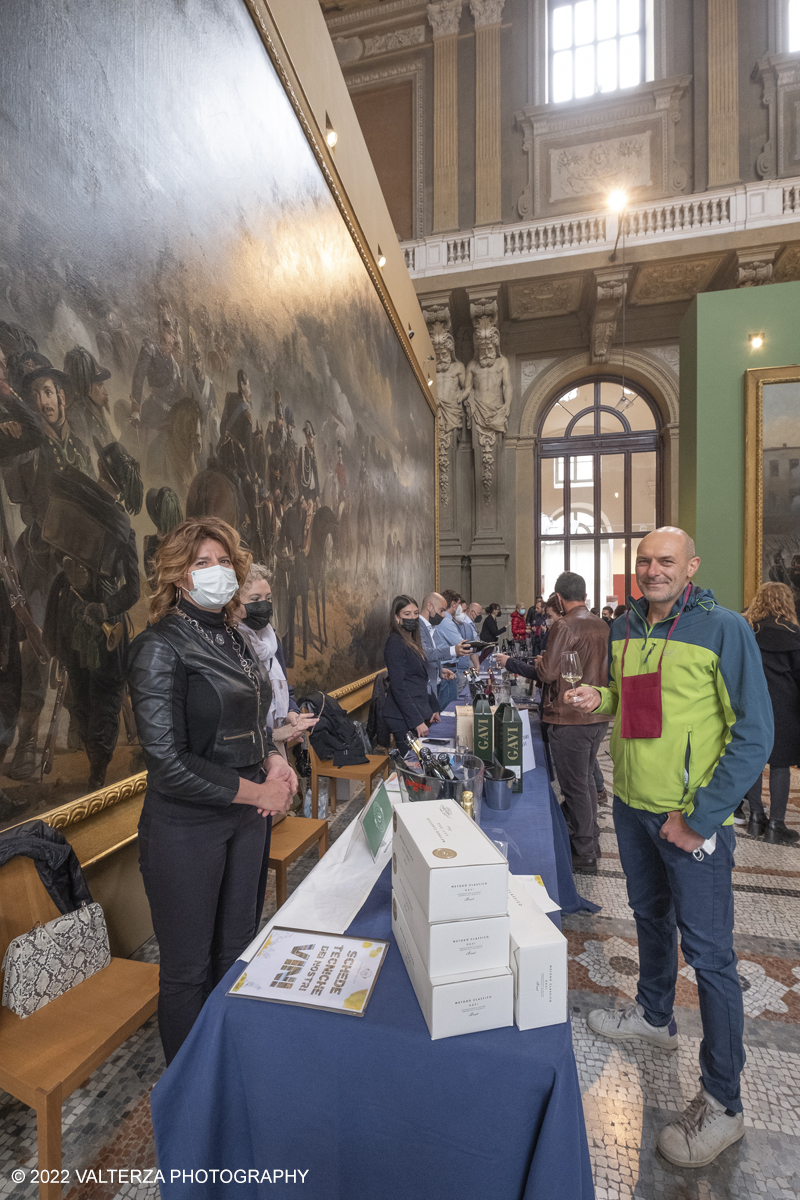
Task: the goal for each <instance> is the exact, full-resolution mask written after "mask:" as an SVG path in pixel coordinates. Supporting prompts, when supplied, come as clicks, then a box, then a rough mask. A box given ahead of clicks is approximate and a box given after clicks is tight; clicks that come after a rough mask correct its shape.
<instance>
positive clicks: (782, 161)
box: [753, 54, 800, 179]
mask: <svg viewBox="0 0 800 1200" xmlns="http://www.w3.org/2000/svg"><path fill="white" fill-rule="evenodd" d="M753 79H754V80H757V81H760V83H761V87H762V95H761V103H762V104H763V105H764V107H765V108H766V110H767V114H768V118H767V140H766V142H765V143H764V145H763V147H762V149H761V153H760V154H759V156H758V158H757V159H756V171H757V173H758V175H759V176H760V178H761V179H786V178H788V177H789V176H791V175H796V174H797V171H798V163H800V120H798V117H799V116H800V111H799V110H798V104H800V59H798V57H797V55H796V54H768V55H766V56H765V57H764V58H762V59H760V60H759V61H758V62H757V63H756V66H755V68H754V70H753Z"/></svg>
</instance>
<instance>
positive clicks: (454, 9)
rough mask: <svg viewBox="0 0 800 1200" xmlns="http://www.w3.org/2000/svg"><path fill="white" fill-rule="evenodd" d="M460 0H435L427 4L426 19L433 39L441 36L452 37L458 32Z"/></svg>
mask: <svg viewBox="0 0 800 1200" xmlns="http://www.w3.org/2000/svg"><path fill="white" fill-rule="evenodd" d="M461 5H462V0H436V3H435V4H429V5H428V21H429V22H430V27H431V29H432V31H433V37H434V40H436V39H437V38H443V37H453V36H454V35H455V34H457V33H458V27H459V25H460V24H461Z"/></svg>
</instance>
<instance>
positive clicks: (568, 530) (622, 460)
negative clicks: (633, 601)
mask: <svg viewBox="0 0 800 1200" xmlns="http://www.w3.org/2000/svg"><path fill="white" fill-rule="evenodd" d="M537 447H538V448H537V457H538V468H539V469H538V476H539V489H538V503H537V511H536V529H537V536H536V578H537V580H539V582H540V586H539V588H538V590H539V591H540V592H541V593H542V595H543V596H545V597H547V596H548V595H549V593H550V592H551V591H552V590H553V585H554V584H555V581H556V579H557V577H558V576H559V574H560V573H561V572H562V571H564V570H567V571H577V572H578V574H579V575H583V577H584V579H585V580H586V592H587V597H588V604H589V607H590V608H592V607H595V608H597V609H598V611H599V610H600V609H601V608H602V607H603V605H605V604H614V603H619V604H624V603H625V597H626V595H628V594H629V593H632V594H633V595H638V589H637V588H636V586H635V580H634V579H633V578H632V566H631V564H632V563H635V559H636V549H637V547H638V545H639V542H640V541H641V539H642V537H643V536H644V534H645V533H647V532H648V531H649V530H651V529H655V528H657V526H658V525H659V524H660V523H661V486H660V484H661V444H660V438H659V414H658V410H657V408H656V405H655V403H654V402H653V400H651V398H650V397H649V396H648V395H647V394H646V393H645V392H644V391H643V390H642V389H641V388H638V387H636V388H633V387H629V386H628V385H627V384H626V385H625V388H624V389H623V386H622V380H620V379H613V378H608V377H606V378H600V379H591V380H587V381H585V382H582V383H578V384H573V385H572V386H571V387H569V388H567V389H566V390H565V391H563V392H560V393H559V394H558V395H556V396H555V397H554V399H553V400H552V401H551V402H550V403H549V404H548V406H547V407H546V409H545V411H544V414H543V416H542V418H541V422H540V425H539V437H538V442H537ZM567 514H568V519H567ZM626 581H627V582H626Z"/></svg>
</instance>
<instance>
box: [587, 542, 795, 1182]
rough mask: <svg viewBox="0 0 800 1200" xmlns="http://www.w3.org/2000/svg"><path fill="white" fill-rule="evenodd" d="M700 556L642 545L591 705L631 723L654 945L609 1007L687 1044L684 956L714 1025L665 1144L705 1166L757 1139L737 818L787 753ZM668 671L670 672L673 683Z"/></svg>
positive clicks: (706, 1031)
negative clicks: (736, 889) (633, 589)
mask: <svg viewBox="0 0 800 1200" xmlns="http://www.w3.org/2000/svg"><path fill="white" fill-rule="evenodd" d="M699 566H700V559H699V558H698V557H697V554H696V552H695V546H694V542H693V541H692V539H691V538H690V537H689V535H688V534H687V533H686V532H685V531H684V530H682V529H675V528H674V527H672V526H668V527H666V528H663V529H657V530H656V531H655V532H654V533H649V534H648V535H647V536H646V537H645V538H643V539H642V541H641V542H640V544H639V549H638V551H637V554H636V582H637V584H638V585H639V590H640V592H641V593H642V598H641V599H637V600H633V599H630V598H629V600H628V605H629V609H630V611H629V612H628V613H627V614H626V615H624V616H621V617H618V618H617V619H616V621H614V623H613V625H612V627H611V639H610V644H609V684H608V687H606V688H592V687H581V688H578V689H577V693H578V694H577V701H576V703H577V704H578V705H579V706H580V707H581V708H583V710H584V711H585V712H594V713H606V714H608V715H609V716H612V715H613V716H615V717H616V722H615V726H614V731H613V733H612V735H611V757H612V758H613V760H614V827H615V829H616V833H617V841H618V843H619V855H620V860H621V863H622V869H623V870H624V872H625V876H626V880H627V887H628V903H629V905H630V907H631V908H632V909H633V915H634V918H635V920H636V928H637V933H638V939H639V988H638V992H637V995H636V1003H635V1004H632V1005H630V1006H629V1007H628V1008H626V1009H624V1010H622V1011H612V1010H609V1009H595V1011H594V1012H591V1013H590V1014H589V1018H588V1023H589V1028H590V1029H592V1030H594V1032H595V1033H597V1034H600V1035H601V1036H602V1037H606V1038H610V1039H611V1040H612V1041H632V1042H646V1043H648V1044H650V1045H653V1046H657V1047H660V1048H662V1049H664V1050H675V1049H677V1046H678V1033H677V1025H676V1023H675V1017H674V1014H673V1004H674V1002H675V984H676V979H677V971H678V940H677V931H678V929H680V931H681V949H682V951H683V956H684V958H685V959H686V962H687V963H688V964H689V966H691V967H693V968H694V972H695V977H696V981H697V990H698V998H699V1002H700V1017H701V1020H702V1024H703V1040H702V1042H701V1044H700V1081H701V1084H702V1086H701V1088H700V1091H699V1092H698V1094H697V1096H696V1097H695V1098H694V1100H692V1102H691V1104H690V1105H689V1107H688V1108H687V1109H686V1112H685V1113H684V1114H683V1116H682V1117H681V1118H680V1119H679V1120H677V1121H675V1122H672V1123H671V1124H669V1125H667V1126H665V1128H664V1129H662V1130H661V1133H660V1134H659V1138H658V1148H659V1150H660V1151H661V1153H662V1154H663V1155H664V1157H665V1158H666V1159H668V1160H669V1161H670V1162H672V1163H675V1164H676V1165H677V1166H681V1167H702V1166H705V1165H707V1164H708V1163H710V1162H712V1161H713V1160H714V1159H715V1158H716V1157H717V1155H718V1154H719V1153H720V1152H721V1151H722V1150H724V1149H725V1147H726V1146H730V1145H731V1144H732V1143H733V1142H735V1141H738V1139H739V1138H740V1137H741V1136H742V1134H743V1133H744V1120H743V1117H742V1102H741V1096H740V1087H739V1076H740V1073H741V1070H742V1067H743V1065H744V1046H743V1043H742V1034H743V1027H744V1013H743V1007H742V988H741V984H740V982H739V977H738V975H737V971H736V964H737V960H736V954H735V952H734V949H733V889H732V874H731V873H732V870H733V851H734V846H735V840H736V839H735V836H734V832H733V811H734V809H735V808H736V806H737V805H738V803H739V801H740V800H741V799H742V797H743V796H744V794H745V792H746V791H747V790H748V788H749V787H750V786H751V782H750V781H751V780H752V781H755V780H756V779H758V777H759V776H760V774H761V772H762V770H763V768H764V765H765V763H766V761H767V758H768V757H769V755H770V752H771V750H772V740H773V723H772V706H771V704H770V700H769V694H768V692H767V686H766V682H765V679H764V671H763V668H762V666H761V656H760V654H759V651H758V647H757V645H756V641H755V638H754V636H753V632H752V630H751V629H750V626H749V625H748V624H747V622H746V621H745V620H744V619H743V618H742V617H740V616H739V614H738V613H734V612H731V611H730V610H728V609H726V608H722V607H721V605H719V604H717V602H716V601H715V599H714V594H713V592H711V591H708V590H707V589H704V588H700V587H697V586H695V585H694V584H693V583H692V580H693V578H694V576H695V574H696V572H697V569H698V567H699ZM659 673H660V679H659Z"/></svg>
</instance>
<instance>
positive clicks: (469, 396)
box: [464, 297, 511, 505]
mask: <svg viewBox="0 0 800 1200" xmlns="http://www.w3.org/2000/svg"><path fill="white" fill-rule="evenodd" d="M469 307H470V315H471V317H472V326H473V335H472V344H473V352H474V357H473V359H472V361H471V362H470V364H469V366H468V367H467V377H466V383H465V397H464V403H465V407H466V410H467V425H468V426H469V427H470V428H471V430H472V446H473V450H474V452H475V458H476V462H477V460H478V455H480V462H481V474H480V478H481V492H482V496H483V503H484V504H485V505H488V504H490V503H491V501H492V495H493V489H494V463H495V444H496V442H497V440H498V434H501V435H502V434H505V433H506V432H507V430H508V418H509V414H510V412H511V371H510V369H509V365H508V359H507V358H505V357H504V355H502V354H501V353H500V332H499V330H498V328H497V299H496V298H495V297H488V298H486V299H482V298H477V299H473V300H471V302H470V306H469Z"/></svg>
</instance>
